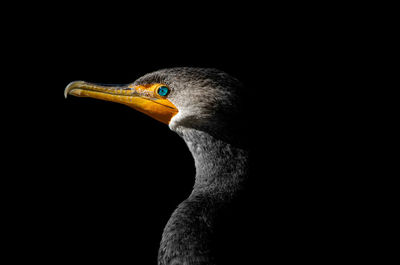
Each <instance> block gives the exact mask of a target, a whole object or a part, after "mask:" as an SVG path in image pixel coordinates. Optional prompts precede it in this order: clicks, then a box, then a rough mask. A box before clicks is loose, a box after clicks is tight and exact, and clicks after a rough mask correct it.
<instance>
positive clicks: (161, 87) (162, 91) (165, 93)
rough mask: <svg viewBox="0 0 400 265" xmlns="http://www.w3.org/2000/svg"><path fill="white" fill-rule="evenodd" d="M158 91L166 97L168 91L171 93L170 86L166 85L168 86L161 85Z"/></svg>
mask: <svg viewBox="0 0 400 265" xmlns="http://www.w3.org/2000/svg"><path fill="white" fill-rule="evenodd" d="M157 93H158V94H159V95H160V96H162V97H165V96H166V95H168V93H169V88H168V87H166V86H160V87H159V88H158V89H157Z"/></svg>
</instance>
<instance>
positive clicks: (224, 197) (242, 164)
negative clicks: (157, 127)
mask: <svg viewBox="0 0 400 265" xmlns="http://www.w3.org/2000/svg"><path fill="white" fill-rule="evenodd" d="M179 134H180V135H181V136H182V138H183V139H184V140H185V142H186V144H187V145H188V147H189V149H190V152H191V153H192V155H193V158H194V160H195V166H196V179H195V184H194V187H193V191H192V193H191V195H190V196H189V197H188V198H187V199H186V200H185V201H183V202H182V203H181V204H180V205H179V206H178V208H177V209H176V210H175V211H174V213H173V214H172V216H171V218H170V220H169V221H168V223H167V225H166V227H165V229H164V233H163V237H162V240H161V245H160V250H159V264H160V265H164V264H174V263H173V262H177V263H176V264H214V263H213V262H214V261H213V255H212V249H211V245H212V242H211V241H212V238H213V236H214V233H215V223H216V220H218V214H220V213H221V210H223V209H224V208H225V207H228V206H229V204H230V203H231V201H232V200H233V199H234V198H235V197H236V195H237V194H238V193H239V192H240V190H241V189H242V186H243V185H244V182H245V181H246V177H247V175H248V174H247V173H248V172H247V171H248V168H247V167H248V152H247V151H245V150H243V149H240V148H237V147H235V146H233V145H231V144H229V143H226V142H224V141H221V140H218V139H216V138H214V137H213V136H211V135H209V134H207V133H204V132H201V131H198V130H192V129H189V130H185V131H183V132H180V133H179ZM189 260H191V261H192V262H193V263H191V262H190V261H189ZM179 262H181V263H179ZM185 262H186V263H185Z"/></svg>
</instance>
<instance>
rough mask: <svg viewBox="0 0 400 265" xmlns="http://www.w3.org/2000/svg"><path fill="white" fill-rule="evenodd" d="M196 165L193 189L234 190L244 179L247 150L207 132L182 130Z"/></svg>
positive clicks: (195, 190) (199, 190) (232, 191)
mask: <svg viewBox="0 0 400 265" xmlns="http://www.w3.org/2000/svg"><path fill="white" fill-rule="evenodd" d="M182 138H183V139H184V140H185V142H186V144H187V146H188V147H189V150H190V152H191V153H192V155H193V158H194V161H195V167H196V179H195V184H194V188H193V192H201V191H204V190H208V191H209V190H214V191H215V192H223V191H224V192H227V193H234V192H235V191H236V190H237V189H240V187H241V184H242V183H243V181H245V180H246V176H247V170H248V152H247V151H245V150H244V149H241V148H239V147H236V146H234V145H232V144H229V143H227V142H225V141H222V140H219V139H217V138H215V137H213V136H211V135H210V134H207V133H205V132H202V131H198V130H193V129H192V130H191V129H187V130H185V131H184V132H183V133H182Z"/></svg>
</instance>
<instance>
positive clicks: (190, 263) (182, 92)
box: [65, 67, 249, 265]
mask: <svg viewBox="0 0 400 265" xmlns="http://www.w3.org/2000/svg"><path fill="white" fill-rule="evenodd" d="M242 92H243V85H242V84H241V83H240V82H239V81H238V80H237V79H236V78H234V77H232V76H230V75H228V74H227V73H225V72H222V71H220V70H217V69H209V68H207V69H206V68H191V67H179V68H169V69H163V70H159V71H156V72H152V73H149V74H146V75H144V76H142V77H140V78H139V79H137V80H136V81H135V82H133V83H132V84H128V85H123V86H105V85H97V84H92V83H87V82H83V81H75V82H72V83H70V84H69V85H68V86H67V87H66V89H65V97H66V96H67V95H68V94H70V95H74V96H78V97H92V98H97V99H102V100H107V101H113V102H117V103H122V104H125V105H128V106H130V107H132V108H134V109H136V110H138V111H140V112H143V113H145V114H147V115H149V116H151V117H153V118H155V119H157V120H158V121H161V122H163V123H165V124H168V126H169V128H170V129H171V130H172V131H174V132H176V133H178V134H179V135H180V136H181V137H182V138H183V140H184V141H185V142H186V144H187V146H188V148H189V150H190V152H191V153H192V155H193V158H194V161H195V167H196V177H195V183H194V187H193V191H192V193H191V194H190V196H189V197H188V198H187V199H186V200H184V201H183V202H182V203H181V204H179V206H178V207H177V209H176V210H175V211H174V212H173V214H172V216H171V218H170V219H169V221H168V223H167V225H166V227H165V229H164V232H163V235H162V239H161V243H160V248H159V255H158V264H159V265H177V264H186V265H195V264H196V265H198V264H207V265H212V264H220V263H219V258H218V255H220V253H215V252H214V251H215V249H217V248H218V246H217V245H218V243H215V242H213V240H214V239H215V235H216V234H217V233H218V229H219V227H223V224H221V223H220V222H221V219H220V216H221V215H223V212H224V211H226V209H229V207H230V206H229V205H231V204H233V203H234V201H235V200H236V198H237V197H238V195H239V194H240V193H241V191H242V190H243V187H244V186H245V183H246V180H247V178H248V174H249V172H248V171H249V151H248V149H247V144H246V137H245V134H244V133H243V132H244V131H245V126H246V123H245V120H246V117H244V115H242V114H243V112H242V111H243V106H242V99H241V93H242ZM242 243H244V244H246V242H242ZM232 254H234V253H232Z"/></svg>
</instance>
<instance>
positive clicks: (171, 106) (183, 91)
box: [65, 67, 244, 141]
mask: <svg viewBox="0 0 400 265" xmlns="http://www.w3.org/2000/svg"><path fill="white" fill-rule="evenodd" d="M241 88H242V85H241V83H240V82H239V81H238V80H237V79H235V78H233V77H231V76H230V75H228V74H226V73H225V72H222V71H219V70H216V69H208V68H190V67H181V68H169V69H163V70H159V71H156V72H152V73H149V74H146V75H144V76H142V77H140V78H139V79H137V80H136V81H135V82H133V83H131V84H127V85H122V86H108V85H97V84H93V83H87V82H84V81H75V82H72V83H70V84H69V85H68V86H67V87H66V89H65V96H67V95H68V94H70V95H74V96H78V97H92V98H97V99H102V100H107V101H112V102H117V103H122V104H125V105H127V106H129V107H132V108H134V109H136V110H138V111H140V112H143V113H145V114H147V115H149V116H151V117H153V118H154V119H156V120H158V121H161V122H163V123H165V124H168V125H169V127H170V128H171V130H173V131H176V132H178V133H181V132H182V131H184V130H185V129H188V128H190V129H195V130H199V131H204V132H206V133H209V134H211V135H214V136H216V137H219V138H225V139H226V140H233V141H234V140H235V139H234V138H236V136H237V134H238V133H239V134H240V132H241V131H242V130H241V129H240V128H243V122H244V119H243V115H242V105H241V101H240V96H239V94H240V93H241V92H242V89H241Z"/></svg>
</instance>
